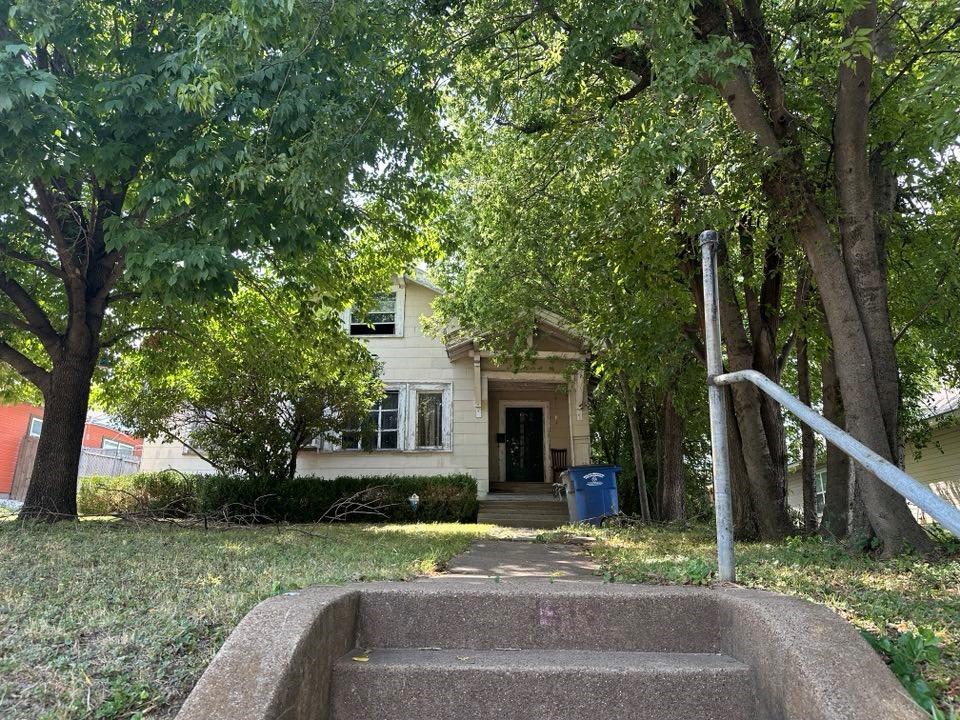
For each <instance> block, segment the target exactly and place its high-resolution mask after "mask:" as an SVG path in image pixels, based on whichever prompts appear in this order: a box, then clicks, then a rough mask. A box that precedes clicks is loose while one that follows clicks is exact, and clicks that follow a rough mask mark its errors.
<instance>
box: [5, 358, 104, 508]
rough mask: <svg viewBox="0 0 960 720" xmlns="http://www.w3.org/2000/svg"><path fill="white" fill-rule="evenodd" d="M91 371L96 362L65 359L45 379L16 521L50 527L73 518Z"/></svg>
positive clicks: (93, 360) (89, 359)
mask: <svg viewBox="0 0 960 720" xmlns="http://www.w3.org/2000/svg"><path fill="white" fill-rule="evenodd" d="M95 365H96V356H95V357H93V358H77V357H71V356H66V357H64V358H63V359H61V360H60V362H58V363H57V364H56V365H54V367H53V370H52V371H51V373H50V387H49V390H48V391H47V392H46V393H44V409H43V427H42V428H41V431H40V440H39V442H38V443H37V458H36V461H35V463H34V465H33V473H32V474H31V475H30V487H29V488H28V489H27V495H26V497H25V498H24V501H23V507H22V508H21V509H20V517H21V518H25V519H31V520H41V521H45V522H54V521H56V520H64V519H71V518H75V517H76V516H77V473H78V471H79V468H80V452H81V448H82V446H83V433H84V430H85V427H86V421H87V404H88V402H89V398H90V382H91V379H92V377H93V370H94V367H95Z"/></svg>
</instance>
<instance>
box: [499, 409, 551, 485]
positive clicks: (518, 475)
mask: <svg viewBox="0 0 960 720" xmlns="http://www.w3.org/2000/svg"><path fill="white" fill-rule="evenodd" d="M504 411H505V414H506V417H505V420H506V428H505V429H506V437H505V438H504V441H505V444H506V452H507V462H506V475H507V477H506V478H505V479H506V481H507V482H543V408H539V407H529V408H521V407H508V408H504Z"/></svg>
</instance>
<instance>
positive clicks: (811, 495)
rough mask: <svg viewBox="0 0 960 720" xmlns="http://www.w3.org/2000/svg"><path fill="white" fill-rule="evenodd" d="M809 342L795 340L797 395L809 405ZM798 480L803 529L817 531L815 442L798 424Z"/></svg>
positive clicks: (807, 428) (804, 426) (802, 426)
mask: <svg viewBox="0 0 960 720" xmlns="http://www.w3.org/2000/svg"><path fill="white" fill-rule="evenodd" d="M809 346H810V343H809V341H808V340H807V338H806V337H801V338H800V339H799V340H798V341H797V396H798V397H799V399H800V402H802V403H803V404H804V405H807V406H809V405H810V358H809V356H808V350H809ZM800 456H801V460H800V480H801V487H802V488H803V531H804V532H805V533H814V532H816V531H817V508H816V488H815V487H814V478H815V474H816V464H817V444H816V440H815V439H814V437H813V430H811V429H810V427H809V426H808V425H807V424H806V423H801V424H800Z"/></svg>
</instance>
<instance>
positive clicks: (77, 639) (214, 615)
mask: <svg viewBox="0 0 960 720" xmlns="http://www.w3.org/2000/svg"><path fill="white" fill-rule="evenodd" d="M489 531H490V527H489V526H483V525H472V526H471V525H455V524H436V525H433V524H424V525H404V526H399V525H385V526H356V525H353V526H326V527H323V528H321V529H320V530H316V529H315V528H311V532H316V533H318V534H317V535H307V534H304V533H301V532H297V531H296V530H295V529H290V528H288V529H285V530H283V531H282V532H278V531H277V530H276V529H271V528H259V529H231V530H217V531H206V532H205V531H203V530H185V529H181V528H176V527H173V526H160V525H150V526H144V527H136V526H131V525H129V524H125V523H122V522H118V521H109V520H89V521H84V522H81V523H61V524H59V525H56V526H53V527H46V526H21V525H20V524H19V523H16V522H0V717H3V718H31V719H33V718H36V719H37V720H49V719H51V718H69V719H71V720H73V719H76V718H96V719H106V718H139V717H149V718H169V717H172V716H173V715H174V714H175V713H176V710H177V709H178V708H179V706H180V704H181V703H182V702H183V699H184V698H185V696H186V694H187V693H188V692H189V691H190V688H191V687H192V686H193V684H194V683H195V682H196V680H197V678H198V677H199V675H200V673H201V672H202V671H203V668H204V667H205V666H206V665H207V663H209V661H210V660H211V659H212V657H213V655H214V654H215V653H216V651H217V649H218V648H219V647H220V645H221V644H222V642H223V641H224V640H225V639H226V637H227V635H228V634H229V633H230V631H231V630H232V629H233V628H234V627H235V626H236V624H237V622H239V620H240V619H241V618H242V617H243V615H244V614H245V613H246V612H247V611H248V610H250V609H251V608H252V607H253V606H254V605H256V604H257V603H258V602H259V601H261V600H263V599H264V598H267V597H269V596H271V595H275V594H277V593H280V592H285V591H288V590H291V589H294V588H300V587H306V586H309V585H317V584H329V583H346V582H352V581H362V580H401V579H406V578H410V577H411V576H414V575H417V574H420V573H426V572H432V571H435V570H437V569H439V568H441V567H442V566H443V564H444V563H445V562H446V561H447V560H448V559H449V558H450V557H451V556H452V555H454V554H456V553H457V552H460V551H462V550H463V549H464V548H466V546H467V545H468V544H469V543H470V541H471V540H473V539H475V538H476V537H478V536H480V535H484V534H486V533H488V532H489Z"/></svg>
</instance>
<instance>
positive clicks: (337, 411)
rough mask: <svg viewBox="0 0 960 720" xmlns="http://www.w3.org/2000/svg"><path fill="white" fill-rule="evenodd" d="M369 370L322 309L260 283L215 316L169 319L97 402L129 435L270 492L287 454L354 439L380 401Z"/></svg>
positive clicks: (293, 456)
mask: <svg viewBox="0 0 960 720" xmlns="http://www.w3.org/2000/svg"><path fill="white" fill-rule="evenodd" d="M377 375H378V363H377V361H376V360H375V358H373V357H372V356H371V355H370V354H369V352H367V349H366V346H364V345H363V344H361V343H359V342H357V341H356V340H354V339H352V338H350V337H349V336H348V335H346V334H345V333H344V332H343V329H342V326H341V322H340V316H339V314H337V313H336V312H333V311H331V309H330V308H329V307H323V306H318V305H317V304H316V303H312V302H310V301H309V300H300V299H298V298H297V297H296V296H295V295H294V294H293V293H291V292H289V289H287V288H284V287H283V286H282V285H281V284H278V283H276V282H275V281H274V282H271V281H269V280H262V281H261V282H259V283H258V284H257V285H255V286H244V287H241V288H240V289H238V290H237V291H236V292H235V293H234V294H233V295H232V296H231V297H230V298H229V299H228V300H227V301H225V302H223V303H221V304H220V305H219V306H218V307H217V308H216V309H215V310H213V311H209V312H207V311H205V312H202V313H192V314H191V315H190V316H189V317H185V316H184V315H183V314H182V313H181V314H180V315H179V316H178V322H177V323H176V329H170V330H167V331H165V332H162V333H157V334H155V335H152V336H149V337H147V338H146V339H145V340H144V342H143V343H142V345H141V347H140V348H139V349H138V350H136V351H135V352H128V353H126V354H125V355H124V356H123V358H122V359H121V361H120V362H119V364H118V365H117V366H115V367H114V368H112V369H111V377H110V380H109V382H108V383H105V385H104V386H105V388H106V393H107V397H106V400H107V405H108V407H110V408H111V409H113V410H114V411H115V413H116V415H117V417H118V418H119V419H120V420H121V421H122V422H123V423H124V424H125V425H127V426H129V427H130V428H132V429H133V430H134V431H135V432H136V433H137V434H138V435H140V436H142V437H144V438H147V439H158V438H159V439H161V440H164V441H171V440H176V441H179V442H181V443H183V444H184V445H185V446H186V447H188V448H190V449H191V450H192V451H194V452H196V453H197V454H198V455H199V456H200V457H201V458H203V459H204V460H206V461H208V462H209V463H210V464H212V465H213V466H214V467H215V468H217V469H218V470H220V471H221V472H222V473H224V474H234V473H243V474H245V475H247V476H249V477H251V478H254V479H256V480H258V481H263V482H264V483H267V484H269V483H270V482H279V481H281V480H286V479H290V478H292V477H293V476H294V474H295V473H296V463H297V453H298V452H299V451H300V450H301V449H303V448H304V447H305V446H307V445H308V444H310V443H312V442H322V441H324V440H326V441H327V442H330V441H331V440H333V439H334V438H335V437H336V436H337V435H338V434H339V433H340V432H343V431H346V430H353V429H355V428H356V427H357V426H358V424H359V419H360V418H362V417H364V416H365V414H366V412H367V410H368V409H369V406H370V405H371V404H372V403H373V402H375V401H376V399H377V398H378V397H379V395H380V394H381V392H382V387H381V385H380V383H379V381H378V380H377Z"/></svg>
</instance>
